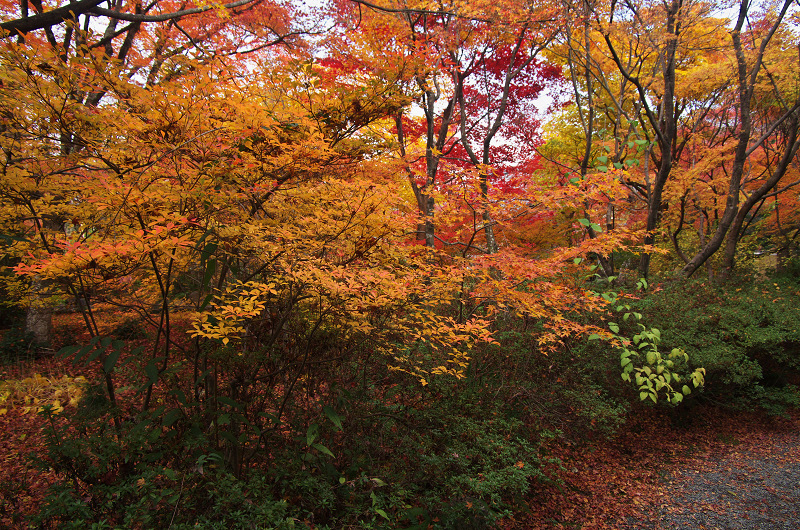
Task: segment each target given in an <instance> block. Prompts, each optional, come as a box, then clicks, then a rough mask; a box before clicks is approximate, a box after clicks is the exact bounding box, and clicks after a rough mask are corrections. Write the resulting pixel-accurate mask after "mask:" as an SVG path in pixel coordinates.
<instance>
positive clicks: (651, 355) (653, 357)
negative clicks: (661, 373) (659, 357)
mask: <svg viewBox="0 0 800 530" xmlns="http://www.w3.org/2000/svg"><path fill="white" fill-rule="evenodd" d="M655 362H656V354H655V352H652V351H649V352H647V364H655Z"/></svg>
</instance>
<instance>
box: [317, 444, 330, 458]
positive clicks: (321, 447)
mask: <svg viewBox="0 0 800 530" xmlns="http://www.w3.org/2000/svg"><path fill="white" fill-rule="evenodd" d="M312 447H313V448H314V449H316V450H317V451H319V452H320V453H322V454H326V455H328V456H330V457H331V458H336V456H335V455H334V454H333V453H332V452H331V450H330V449H328V448H327V447H325V446H324V445H322V444H313V445H312Z"/></svg>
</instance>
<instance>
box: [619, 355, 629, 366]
mask: <svg viewBox="0 0 800 530" xmlns="http://www.w3.org/2000/svg"><path fill="white" fill-rule="evenodd" d="M619 363H620V365H621V366H622V367H623V368H624V367H625V365H627V364H631V360H630V359H629V358H628V357H623V358H622V359H620V360H619Z"/></svg>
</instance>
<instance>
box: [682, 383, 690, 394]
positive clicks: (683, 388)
mask: <svg viewBox="0 0 800 530" xmlns="http://www.w3.org/2000/svg"><path fill="white" fill-rule="evenodd" d="M681 392H683V395H684V396H688V395H689V394H691V393H692V389H691V388H689V385H683V387H682V388H681Z"/></svg>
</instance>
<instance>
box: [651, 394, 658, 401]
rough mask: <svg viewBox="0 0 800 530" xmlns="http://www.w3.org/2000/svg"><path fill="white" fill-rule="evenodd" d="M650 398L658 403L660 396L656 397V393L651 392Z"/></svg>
mask: <svg viewBox="0 0 800 530" xmlns="http://www.w3.org/2000/svg"><path fill="white" fill-rule="evenodd" d="M650 399H652V400H653V403H658V398H657V397H656V395H655V394H650Z"/></svg>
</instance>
